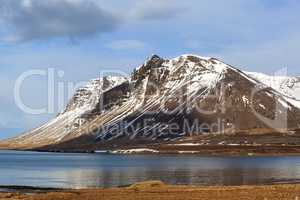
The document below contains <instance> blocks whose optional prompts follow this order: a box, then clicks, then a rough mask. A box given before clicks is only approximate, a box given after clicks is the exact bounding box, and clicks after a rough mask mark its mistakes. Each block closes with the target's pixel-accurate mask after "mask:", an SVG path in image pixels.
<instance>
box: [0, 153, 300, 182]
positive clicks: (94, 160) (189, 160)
mask: <svg viewBox="0 0 300 200" xmlns="http://www.w3.org/2000/svg"><path fill="white" fill-rule="evenodd" d="M146 180H161V181H163V182H165V183H169V184H191V185H251V184H276V183H289V182H293V183H294V182H300V157H201V156H197V155H110V154H65V153H38V152H17V151H0V185H5V186H7V185H14V186H15V185H18V186H37V187H55V188H89V187H112V186H124V185H129V184H132V183H135V182H140V181H146Z"/></svg>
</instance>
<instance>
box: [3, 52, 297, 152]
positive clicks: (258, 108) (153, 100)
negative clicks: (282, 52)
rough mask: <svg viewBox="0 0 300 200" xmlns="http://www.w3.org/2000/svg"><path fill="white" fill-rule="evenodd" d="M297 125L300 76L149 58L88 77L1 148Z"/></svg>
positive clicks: (190, 58) (191, 59)
mask: <svg viewBox="0 0 300 200" xmlns="http://www.w3.org/2000/svg"><path fill="white" fill-rule="evenodd" d="M299 127H300V79H299V78H292V77H275V78H274V77H271V76H267V75H263V74H259V73H247V72H243V71H240V70H238V69H237V68H234V67H232V66H230V65H228V64H226V63H224V62H222V61H220V60H218V59H216V58H206V57H200V56H195V55H182V56H179V57H177V58H174V59H170V60H167V59H163V58H160V57H158V56H156V55H154V56H152V57H151V58H149V59H148V60H147V61H146V62H145V63H144V64H143V65H141V66H140V67H138V68H136V69H135V70H134V71H133V73H132V74H131V76H129V77H113V76H111V77H103V78H100V79H95V80H91V81H90V82H89V84H88V85H86V86H85V87H82V88H80V89H78V91H77V92H76V93H75V95H74V96H73V98H72V99H71V100H70V102H69V104H68V105H67V106H66V109H65V110H64V111H62V112H61V113H60V114H59V115H58V116H57V117H56V118H55V119H53V120H51V121H50V122H48V123H46V124H45V125H43V126H41V127H39V128H37V129H35V130H33V131H30V132H28V133H25V134H23V135H21V136H18V137H15V138H11V139H8V140H5V141H3V142H2V143H1V145H2V146H6V147H7V148H21V149H24V148H26V149H28V148H30V149H31V148H43V147H45V146H55V148H56V149H59V145H66V144H69V145H68V148H76V147H78V146H82V148H84V147H85V146H92V147H91V148H92V149H93V148H101V147H103V146H107V145H110V146H115V145H117V144H129V143H130V144H145V143H146V144H150V143H165V142H170V141H177V140H180V139H182V138H186V137H194V136H199V135H209V134H235V133H238V132H240V131H244V132H245V131H249V132H250V131H251V130H267V129H268V130H269V129H272V130H274V131H276V132H287V131H290V130H295V129H298V128H299Z"/></svg>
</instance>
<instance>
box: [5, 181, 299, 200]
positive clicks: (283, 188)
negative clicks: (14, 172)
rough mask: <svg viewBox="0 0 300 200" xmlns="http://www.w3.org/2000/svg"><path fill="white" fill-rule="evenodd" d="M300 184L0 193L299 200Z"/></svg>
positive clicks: (95, 199)
mask: <svg viewBox="0 0 300 200" xmlns="http://www.w3.org/2000/svg"><path fill="white" fill-rule="evenodd" d="M299 198H300V185H299V184H287V185H272V186H237V187H197V186H170V185H165V184H163V183H161V182H158V181H151V182H144V183H138V184H135V185H132V186H130V187H126V188H111V189H84V190H66V191H58V192H44V193H30V194H22V193H0V199H1V200H16V199H18V200H20V199H22V200H82V199H84V200H99V199H101V200H135V199H140V200H148V199H149V200H155V199H159V200H169V199H172V200H179V199H182V200H186V199H193V200H194V199H201V200H208V199H209V200H219V199H220V200H250V199H251V200H252V199H255V200H260V199H261V200H283V199H285V200H298V199H299Z"/></svg>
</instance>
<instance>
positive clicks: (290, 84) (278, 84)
mask: <svg viewBox="0 0 300 200" xmlns="http://www.w3.org/2000/svg"><path fill="white" fill-rule="evenodd" d="M246 73H247V74H248V75H250V76H251V77H253V78H254V79H256V80H258V81H260V82H262V83H263V84H265V85H266V86H268V87H271V88H273V89H274V90H276V91H278V92H279V93H281V94H282V95H283V96H284V97H285V99H286V100H287V101H288V102H290V103H291V104H293V105H294V106H297V107H298V108H300V78H299V77H289V76H271V75H266V74H262V73H257V72H246Z"/></svg>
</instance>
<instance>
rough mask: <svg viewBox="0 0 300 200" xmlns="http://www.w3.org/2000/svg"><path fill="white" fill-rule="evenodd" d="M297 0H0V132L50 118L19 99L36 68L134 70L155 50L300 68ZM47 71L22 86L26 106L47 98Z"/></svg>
mask: <svg viewBox="0 0 300 200" xmlns="http://www.w3.org/2000/svg"><path fill="white" fill-rule="evenodd" d="M299 10H300V2H299V1H298V0H251V1H249V0H231V1H220V0H186V1H182V0H160V1H158V0H152V1H151V0H122V1H120V0H110V1H106V0H43V1H40V0H0V84H1V87H0V106H1V113H0V138H4V137H8V136H13V135H15V134H18V133H20V132H23V131H26V130H30V129H32V128H33V127H37V126H38V125H40V124H42V123H44V122H46V121H47V120H49V119H50V118H52V117H54V116H55V114H56V113H57V112H58V110H59V108H58V106H56V107H55V111H54V112H52V113H48V114H40V115H32V114H28V113H25V112H23V111H22V110H21V109H20V108H19V107H18V106H17V105H16V103H15V100H14V85H15V81H16V79H17V78H18V77H19V76H20V75H21V74H22V73H23V72H26V71H28V70H32V69H44V70H46V69H47V68H54V69H55V70H56V71H59V70H63V71H64V76H63V77H58V78H57V82H59V81H61V82H62V81H64V82H67V81H73V82H76V83H77V82H79V81H84V80H88V79H91V78H95V77H98V75H99V74H100V72H101V71H102V70H121V71H124V72H126V73H129V72H130V71H131V70H132V69H133V68H135V67H137V66H138V65H139V64H140V63H143V61H144V60H145V58H146V57H148V56H150V55H151V54H158V55H160V56H162V57H166V58H172V57H176V56H178V55H180V54H186V53H193V54H199V55H202V56H214V57H218V58H219V59H221V60H223V61H225V62H226V63H229V64H232V65H234V66H236V67H239V68H241V69H243V70H248V71H259V72H263V73H268V74H272V73H273V72H275V71H276V70H278V69H281V68H283V67H287V68H288V73H289V74H290V75H299V74H300V59H299V55H298V54H299V52H300V22H299V19H300V13H299ZM46 88H47V81H46V79H45V77H33V78H31V79H30V80H27V81H26V82H25V83H24V85H23V86H22V98H23V99H24V102H25V103H26V104H27V105H30V106H32V107H34V108H39V107H42V106H44V105H46V104H47V92H45V90H46Z"/></svg>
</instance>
